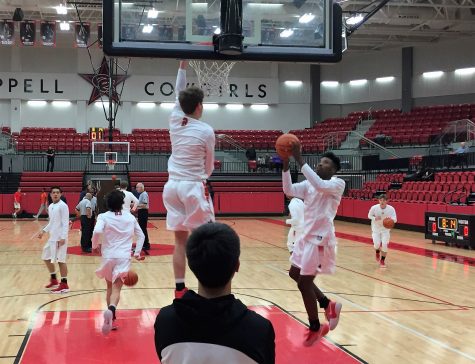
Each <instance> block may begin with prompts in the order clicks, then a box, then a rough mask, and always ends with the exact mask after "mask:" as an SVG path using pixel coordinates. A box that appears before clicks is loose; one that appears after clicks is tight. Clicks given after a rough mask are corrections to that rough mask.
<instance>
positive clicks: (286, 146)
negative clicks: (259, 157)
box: [275, 134, 299, 159]
mask: <svg viewBox="0 0 475 364" xmlns="http://www.w3.org/2000/svg"><path fill="white" fill-rule="evenodd" d="M297 142H299V139H298V138H297V137H296V136H295V135H294V134H282V135H281V136H280V137H278V138H277V140H276V142H275V150H276V152H277V154H278V155H279V156H280V157H281V158H285V159H287V158H289V157H290V156H291V155H292V144H293V143H297Z"/></svg>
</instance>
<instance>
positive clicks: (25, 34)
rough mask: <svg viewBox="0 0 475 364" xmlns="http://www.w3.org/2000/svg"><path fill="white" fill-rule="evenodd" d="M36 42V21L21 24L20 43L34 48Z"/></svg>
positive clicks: (25, 21)
mask: <svg viewBox="0 0 475 364" xmlns="http://www.w3.org/2000/svg"><path fill="white" fill-rule="evenodd" d="M35 41H36V21H34V20H24V21H22V22H20V42H21V44H22V45H24V46H34V45H35Z"/></svg>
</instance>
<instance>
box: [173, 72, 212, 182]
mask: <svg viewBox="0 0 475 364" xmlns="http://www.w3.org/2000/svg"><path fill="white" fill-rule="evenodd" d="M185 87H186V71H185V70H184V69H179V70H178V75H177V79H176V88H175V93H176V102H175V107H174V108H173V111H172V113H171V115H170V118H169V126H170V140H171V143H172V154H171V156H170V158H169V159H168V175H169V178H170V179H175V180H180V181H201V180H205V179H208V177H209V176H210V175H211V173H212V172H213V169H214V145H215V136H214V131H213V128H212V127H211V126H209V125H208V124H206V123H204V122H202V121H200V120H197V119H193V118H190V117H188V116H186V115H185V113H184V112H183V110H182V109H181V107H180V103H179V102H178V94H179V92H180V91H182V90H184V89H185Z"/></svg>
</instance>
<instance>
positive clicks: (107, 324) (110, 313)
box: [102, 278, 123, 335]
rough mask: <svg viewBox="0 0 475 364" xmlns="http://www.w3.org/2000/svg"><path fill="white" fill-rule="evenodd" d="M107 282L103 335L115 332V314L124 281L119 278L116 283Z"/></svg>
mask: <svg viewBox="0 0 475 364" xmlns="http://www.w3.org/2000/svg"><path fill="white" fill-rule="evenodd" d="M106 282H107V310H105V311H104V314H103V315H104V324H103V325H102V333H103V334H104V335H107V334H108V333H109V332H110V331H111V330H114V325H113V321H114V320H115V318H116V317H115V312H116V308H117V305H118V304H119V301H120V291H121V289H122V285H123V282H122V279H121V278H117V279H116V280H115V281H114V283H112V282H110V281H108V280H106Z"/></svg>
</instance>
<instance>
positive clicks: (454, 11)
mask: <svg viewBox="0 0 475 364" xmlns="http://www.w3.org/2000/svg"><path fill="white" fill-rule="evenodd" d="M63 1H64V0H0V19H11V18H12V16H13V12H14V10H15V8H17V7H20V8H22V10H23V12H24V15H25V19H36V20H78V19H77V14H76V11H75V9H73V3H76V4H77V5H78V8H79V11H80V15H81V18H82V20H83V21H89V22H92V23H99V22H101V18H102V14H101V6H102V1H101V0H77V1H74V2H73V1H71V2H67V7H68V14H67V15H58V14H57V13H56V10H55V7H56V6H58V5H59V3H60V2H63ZM177 1H183V0H177ZM307 1H308V2H312V1H313V0H307ZM336 1H338V2H339V3H340V5H341V6H342V8H343V11H344V12H347V13H346V15H349V14H351V13H355V12H358V11H359V10H360V9H362V8H365V9H364V10H362V11H361V12H363V14H364V11H370V10H371V9H372V8H373V7H374V5H376V4H373V5H371V4H372V1H369V0H336ZM378 1H379V0H378ZM155 2H159V1H155ZM256 2H273V3H289V5H291V4H290V3H292V2H294V3H295V0H256ZM304 2H305V1H304ZM140 3H142V4H149V3H150V1H140ZM368 5H369V6H368ZM473 36H475V0H391V1H389V2H388V4H387V5H385V6H384V7H383V8H382V9H381V10H379V12H378V13H377V14H376V15H374V16H373V17H372V18H371V19H370V20H368V22H367V23H366V24H364V25H363V26H361V27H360V28H359V29H358V30H357V31H356V32H355V33H354V34H353V35H352V36H351V37H350V39H349V51H367V50H378V49H387V48H398V47H403V46H411V45H420V44H427V43H434V42H438V41H441V40H450V39H459V38H462V37H473Z"/></svg>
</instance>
